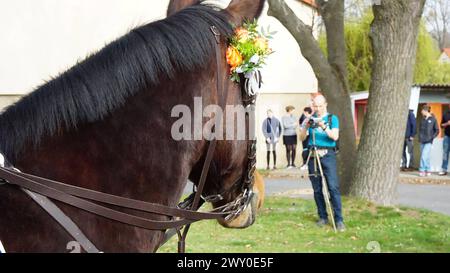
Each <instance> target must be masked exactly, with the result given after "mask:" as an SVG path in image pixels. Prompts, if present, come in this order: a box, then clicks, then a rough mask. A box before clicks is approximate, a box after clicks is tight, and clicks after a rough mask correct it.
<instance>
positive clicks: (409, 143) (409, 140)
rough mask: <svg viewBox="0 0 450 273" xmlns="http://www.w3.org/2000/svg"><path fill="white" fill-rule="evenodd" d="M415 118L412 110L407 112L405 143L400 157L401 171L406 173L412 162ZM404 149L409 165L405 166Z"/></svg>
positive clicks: (415, 131)
mask: <svg viewBox="0 0 450 273" xmlns="http://www.w3.org/2000/svg"><path fill="white" fill-rule="evenodd" d="M416 133H417V130H416V117H415V116H414V110H409V113H408V120H407V121H406V133H405V141H404V143H403V156H402V167H401V170H402V171H406V170H408V169H411V167H412V163H413V162H414V145H413V141H414V136H415V135H416ZM406 148H408V154H409V165H408V164H407V160H408V159H407V158H406Z"/></svg>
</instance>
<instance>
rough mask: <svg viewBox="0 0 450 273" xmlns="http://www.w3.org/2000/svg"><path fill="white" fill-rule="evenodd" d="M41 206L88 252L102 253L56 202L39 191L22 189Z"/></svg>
mask: <svg viewBox="0 0 450 273" xmlns="http://www.w3.org/2000/svg"><path fill="white" fill-rule="evenodd" d="M22 190H23V191H24V192H25V193H26V194H27V195H28V196H30V197H31V198H32V199H33V200H34V201H35V202H36V203H37V204H39V206H41V207H42V208H43V209H44V210H45V211H46V212H47V213H48V214H50V216H52V217H53V219H55V220H56V221H57V222H58V223H59V224H60V225H61V226H62V227H63V228H64V229H65V230H66V231H67V232H68V233H69V234H70V236H72V237H73V238H74V239H75V240H76V241H77V242H78V243H79V244H80V246H81V247H82V248H83V249H84V250H85V251H86V252H87V253H100V251H99V250H98V249H97V248H96V247H95V245H94V244H93V243H91V241H89V239H88V238H87V237H86V235H84V233H83V232H82V231H81V230H80V228H79V227H78V226H77V225H76V224H75V223H74V222H73V221H72V219H70V218H69V217H68V216H67V215H66V214H65V213H64V212H63V211H62V210H61V209H60V208H58V207H57V206H56V205H55V203H53V202H52V201H50V199H48V198H47V197H45V196H42V195H40V194H38V193H35V192H32V191H29V190H26V189H22Z"/></svg>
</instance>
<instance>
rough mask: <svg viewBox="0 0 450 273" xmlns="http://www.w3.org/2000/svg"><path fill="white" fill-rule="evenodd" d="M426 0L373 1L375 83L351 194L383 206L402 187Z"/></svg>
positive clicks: (392, 199) (371, 93)
mask: <svg viewBox="0 0 450 273" xmlns="http://www.w3.org/2000/svg"><path fill="white" fill-rule="evenodd" d="M424 4H425V0H382V1H381V5H374V6H373V11H374V15H375V19H374V21H373V22H372V25H371V34H370V36H371V39H372V45H373V56H374V62H373V71H372V82H371V86H370V92H369V94H370V97H369V102H368V109H367V114H366V116H365V120H364V128H363V132H362V136H361V142H360V144H359V147H358V154H357V157H356V160H355V161H356V165H355V168H354V172H353V175H352V184H351V195H354V196H357V197H362V198H365V199H369V200H370V201H373V202H375V203H379V204H383V205H390V204H392V203H393V201H394V198H395V194H396V190H397V182H398V179H399V172H400V170H399V169H400V159H401V153H402V148H403V141H404V137H405V129H406V120H407V114H408V105H409V99H410V94H411V86H412V81H413V75H414V64H415V58H416V51H417V36H418V27H419V22H420V18H421V15H422V11H423V6H424Z"/></svg>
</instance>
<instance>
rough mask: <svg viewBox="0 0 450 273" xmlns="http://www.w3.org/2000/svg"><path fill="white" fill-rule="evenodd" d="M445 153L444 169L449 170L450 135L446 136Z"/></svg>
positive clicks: (443, 158) (443, 156)
mask: <svg viewBox="0 0 450 273" xmlns="http://www.w3.org/2000/svg"><path fill="white" fill-rule="evenodd" d="M442 148H443V150H444V151H443V153H442V170H443V171H445V172H446V171H447V167H448V154H449V153H450V137H448V136H444V145H443V147H442Z"/></svg>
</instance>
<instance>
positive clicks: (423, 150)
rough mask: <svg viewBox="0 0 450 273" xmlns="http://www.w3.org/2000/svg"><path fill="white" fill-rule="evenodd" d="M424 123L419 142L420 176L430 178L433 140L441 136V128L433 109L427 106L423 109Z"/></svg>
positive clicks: (421, 125)
mask: <svg viewBox="0 0 450 273" xmlns="http://www.w3.org/2000/svg"><path fill="white" fill-rule="evenodd" d="M421 113H422V116H423V119H422V123H421V124H420V130H419V142H420V167H419V175H420V176H421V177H423V176H429V175H430V174H431V172H430V170H431V166H430V153H431V145H432V144H433V140H434V139H435V138H436V137H437V136H438V134H439V127H438V124H437V121H436V118H435V117H434V116H433V115H432V114H431V107H430V106H428V105H425V106H424V107H422V111H421Z"/></svg>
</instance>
